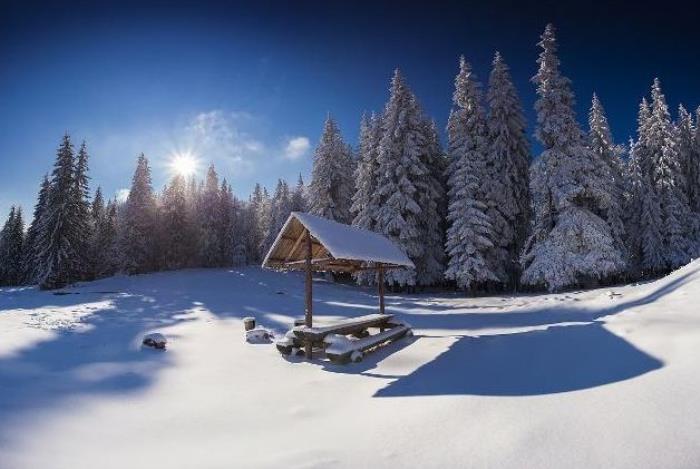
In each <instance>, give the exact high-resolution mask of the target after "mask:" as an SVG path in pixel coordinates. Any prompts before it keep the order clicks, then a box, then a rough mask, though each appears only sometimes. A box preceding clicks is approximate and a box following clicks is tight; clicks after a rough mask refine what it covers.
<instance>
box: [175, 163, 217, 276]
mask: <svg viewBox="0 0 700 469" xmlns="http://www.w3.org/2000/svg"><path fill="white" fill-rule="evenodd" d="M217 184H218V182H217ZM217 189H218V187H217ZM203 199H204V182H203V181H202V180H197V176H196V175H195V174H191V175H190V177H189V178H188V179H187V183H186V190H185V207H186V209H185V213H186V219H185V220H186V225H187V227H188V229H189V238H188V239H186V240H183V242H184V243H186V244H187V246H186V247H185V250H186V251H187V252H191V253H192V255H191V256H189V257H188V259H187V261H186V262H185V264H184V265H183V267H198V266H201V265H205V260H204V257H203V255H204V252H203V250H202V245H203V243H204V239H203V238H204V228H203V221H202V218H203Z"/></svg>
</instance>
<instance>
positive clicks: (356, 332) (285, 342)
mask: <svg viewBox="0 0 700 469" xmlns="http://www.w3.org/2000/svg"><path fill="white" fill-rule="evenodd" d="M370 328H374V329H379V333H378V334H374V335H370V334H369V331H368V329H370ZM408 333H410V327H408V326H407V325H405V324H403V323H401V322H397V321H394V316H393V315H392V314H368V315H366V316H360V317H357V318H353V319H346V320H343V321H340V322H338V323H335V324H332V325H328V326H323V327H308V326H295V327H294V328H293V329H292V330H291V331H289V332H288V333H287V335H286V336H285V337H284V338H283V339H282V340H280V341H278V342H277V349H278V350H279V351H280V353H282V354H283V355H290V354H291V353H292V352H293V351H294V350H295V349H296V350H301V349H302V347H304V346H305V345H306V344H311V346H312V347H315V348H320V349H323V350H324V351H325V353H326V357H328V358H329V359H330V360H331V361H333V362H337V363H348V362H349V361H350V360H351V358H352V357H353V355H354V358H355V359H356V360H355V361H359V360H361V358H362V356H363V355H364V353H365V352H366V351H368V350H371V349H373V348H376V347H378V346H380V345H383V344H386V343H388V342H393V341H394V340H397V339H399V338H401V337H404V336H405V335H407V334H408ZM346 336H352V337H353V338H347V337H346ZM360 354H362V355H360Z"/></svg>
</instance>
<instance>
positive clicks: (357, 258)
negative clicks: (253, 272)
mask: <svg viewBox="0 0 700 469" xmlns="http://www.w3.org/2000/svg"><path fill="white" fill-rule="evenodd" d="M262 266H263V267H266V268H273V269H284V270H291V269H294V270H304V271H305V272H306V282H305V287H306V288H305V289H306V308H305V314H304V320H305V327H307V328H313V289H312V272H313V271H327V272H328V271H329V272H351V273H352V272H358V271H363V270H376V271H377V272H378V277H379V278H378V290H379V313H380V314H381V315H384V272H385V271H386V270H388V269H397V268H414V267H415V266H414V264H413V262H412V261H411V260H410V259H409V258H408V256H406V254H405V253H404V252H403V251H402V250H401V249H399V248H398V247H397V246H396V245H395V244H394V243H393V242H392V241H391V240H389V239H388V238H387V237H385V236H383V235H381V234H378V233H374V232H372V231H368V230H363V229H361V228H357V227H354V226H350V225H344V224H342V223H337V222H334V221H331V220H327V219H325V218H321V217H317V216H315V215H310V214H308V213H302V212H292V213H291V215H289V218H288V219H287V221H286V222H285V224H284V226H283V227H282V230H281V231H280V233H279V234H278V235H277V238H276V239H275V242H274V243H273V244H272V246H271V247H270V250H269V252H268V253H267V256H265V260H263V264H262ZM305 351H306V356H307V358H311V342H310V341H306V343H305Z"/></svg>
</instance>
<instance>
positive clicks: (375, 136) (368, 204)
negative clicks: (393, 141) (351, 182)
mask: <svg viewBox="0 0 700 469" xmlns="http://www.w3.org/2000/svg"><path fill="white" fill-rule="evenodd" d="M381 136H382V133H381V120H380V118H379V117H378V116H377V115H376V114H374V113H372V115H371V116H367V115H366V114H363V116H362V120H361V121H360V145H359V159H358V162H357V167H356V168H355V175H354V176H355V193H354V194H353V196H352V206H351V207H350V211H351V212H352V213H353V215H354V216H355V217H354V218H353V220H352V224H353V225H354V226H357V227H359V228H364V229H367V230H372V229H373V228H374V212H375V211H376V209H377V207H376V205H375V204H374V203H373V197H374V194H375V191H376V188H377V177H378V173H379V162H378V158H377V157H378V150H379V140H380V139H381Z"/></svg>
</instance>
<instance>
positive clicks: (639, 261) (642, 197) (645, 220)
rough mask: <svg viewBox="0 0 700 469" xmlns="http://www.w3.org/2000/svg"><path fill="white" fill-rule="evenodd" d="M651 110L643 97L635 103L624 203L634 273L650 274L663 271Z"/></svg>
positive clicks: (659, 208)
mask: <svg viewBox="0 0 700 469" xmlns="http://www.w3.org/2000/svg"><path fill="white" fill-rule="evenodd" d="M650 117H651V109H650V108H649V104H648V103H647V100H646V99H645V98H643V99H642V102H641V104H640V105H639V114H638V117H637V124H638V129H637V141H636V142H634V144H633V145H632V147H631V149H630V160H629V162H628V174H629V177H630V181H629V189H628V192H629V195H628V201H627V203H628V206H627V214H628V218H627V233H629V237H628V246H629V247H630V253H631V256H632V259H633V260H635V261H636V264H634V265H633V269H634V271H635V272H634V273H635V274H637V275H644V274H654V273H659V272H661V271H663V270H664V268H665V266H664V258H663V240H662V237H661V207H660V205H659V199H658V197H657V194H656V190H655V188H654V184H653V179H652V169H653V164H652V161H651V156H650V154H649V146H648V134H649V122H650Z"/></svg>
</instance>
